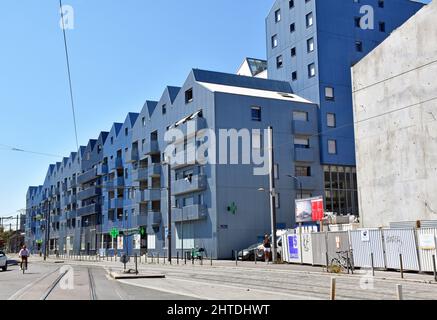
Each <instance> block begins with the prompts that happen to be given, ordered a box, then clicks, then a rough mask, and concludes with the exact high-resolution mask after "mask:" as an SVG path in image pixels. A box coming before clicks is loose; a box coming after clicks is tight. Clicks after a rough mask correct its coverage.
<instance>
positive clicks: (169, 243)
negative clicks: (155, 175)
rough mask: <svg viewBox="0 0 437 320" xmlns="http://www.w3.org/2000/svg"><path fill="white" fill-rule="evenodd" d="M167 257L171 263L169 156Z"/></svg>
mask: <svg viewBox="0 0 437 320" xmlns="http://www.w3.org/2000/svg"><path fill="white" fill-rule="evenodd" d="M167 253H168V254H167V259H168V262H170V263H171V164H170V156H168V157H167Z"/></svg>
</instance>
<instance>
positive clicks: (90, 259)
mask: <svg viewBox="0 0 437 320" xmlns="http://www.w3.org/2000/svg"><path fill="white" fill-rule="evenodd" d="M31 258H32V259H31V261H32V260H33V261H43V259H42V258H40V257H31ZM56 261H57V262H58V263H59V262H62V261H64V262H65V263H74V264H82V265H83V264H87V265H98V266H101V267H104V268H110V269H111V270H114V271H117V270H119V271H121V270H123V268H124V265H123V264H122V263H121V262H120V259H119V258H117V259H116V261H115V259H114V258H111V257H105V258H103V257H102V258H99V257H97V256H81V257H80V259H79V258H77V259H76V258H75V259H73V258H68V257H64V256H59V258H55V257H53V256H50V257H49V258H47V262H49V263H55V262H56ZM211 263H212V265H211ZM137 265H138V269H139V270H144V269H147V268H148V267H153V268H156V267H160V268H187V267H191V268H203V269H217V268H220V269H229V270H236V269H238V270H248V271H250V270H256V271H258V272H259V271H261V272H263V271H266V272H275V273H302V274H306V275H311V274H314V275H321V274H324V275H326V274H327V272H326V267H321V266H311V265H299V264H272V263H268V264H267V263H265V262H259V261H258V262H257V263H255V262H253V261H237V263H236V262H235V261H230V260H213V261H212V262H211V260H203V261H200V260H195V261H194V264H193V262H192V261H191V260H189V261H188V260H187V262H186V265H185V261H184V260H181V259H179V264H178V263H177V259H172V263H171V264H169V262H168V261H167V260H165V259H164V258H163V257H161V258H160V259H159V263H158V262H157V259H156V258H154V259H153V262H152V259H151V258H147V261H146V259H145V256H142V257H138V259H137ZM126 268H127V269H135V262H134V258H133V257H131V258H130V261H129V263H127V264H126ZM330 275H335V276H336V277H361V276H363V275H367V276H369V277H372V270H363V269H361V270H355V272H354V274H352V273H351V274H347V273H342V274H331V273H330ZM374 279H376V280H386V281H396V282H401V281H405V282H416V283H427V284H434V285H437V282H435V280H434V276H433V275H432V274H424V273H417V272H404V278H403V279H402V278H401V273H400V272H396V271H381V270H375V276H374Z"/></svg>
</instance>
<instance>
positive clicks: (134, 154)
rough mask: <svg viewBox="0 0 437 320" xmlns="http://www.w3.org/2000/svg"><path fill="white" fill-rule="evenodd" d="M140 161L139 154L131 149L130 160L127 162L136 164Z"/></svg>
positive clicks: (136, 149)
mask: <svg viewBox="0 0 437 320" xmlns="http://www.w3.org/2000/svg"><path fill="white" fill-rule="evenodd" d="M137 161H140V153H139V151H138V148H133V149H132V150H131V152H130V159H129V161H128V162H130V163H132V162H137Z"/></svg>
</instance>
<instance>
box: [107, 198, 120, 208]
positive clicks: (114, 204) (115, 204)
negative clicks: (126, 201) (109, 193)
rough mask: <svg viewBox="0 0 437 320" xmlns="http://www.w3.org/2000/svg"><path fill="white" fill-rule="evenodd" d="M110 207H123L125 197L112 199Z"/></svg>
mask: <svg viewBox="0 0 437 320" xmlns="http://www.w3.org/2000/svg"><path fill="white" fill-rule="evenodd" d="M109 209H123V198H114V199H110V200H109Z"/></svg>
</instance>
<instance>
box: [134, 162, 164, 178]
mask: <svg viewBox="0 0 437 320" xmlns="http://www.w3.org/2000/svg"><path fill="white" fill-rule="evenodd" d="M160 175H161V165H160V164H159V163H153V164H151V165H149V166H148V167H147V168H139V169H137V170H134V171H132V179H133V180H134V181H143V180H147V179H148V178H149V177H159V176H160Z"/></svg>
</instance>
